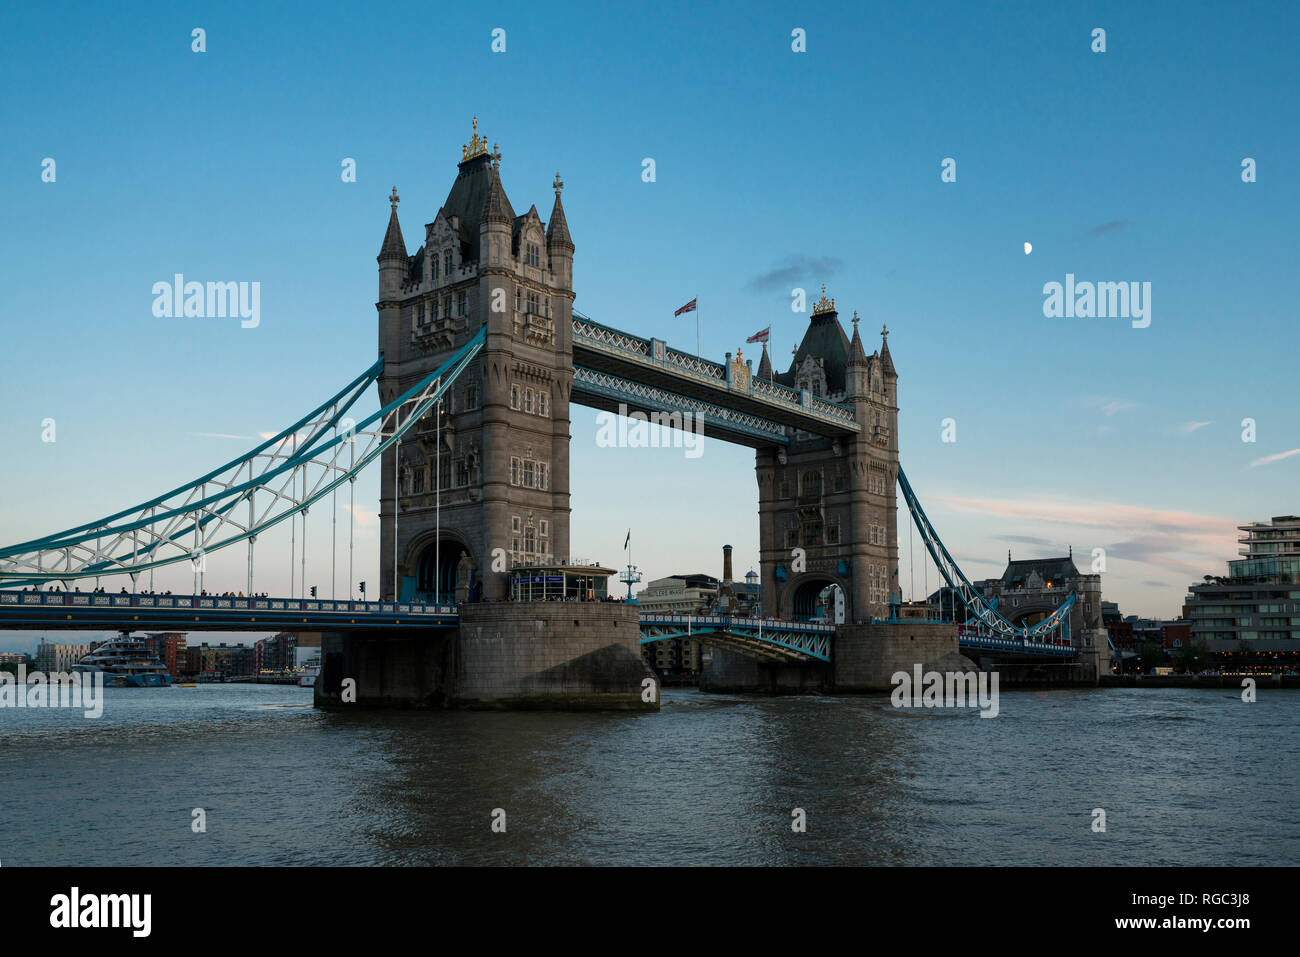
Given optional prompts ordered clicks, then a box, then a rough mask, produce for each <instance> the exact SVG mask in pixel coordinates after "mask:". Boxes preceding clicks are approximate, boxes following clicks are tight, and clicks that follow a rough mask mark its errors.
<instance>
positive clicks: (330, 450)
mask: <svg viewBox="0 0 1300 957" xmlns="http://www.w3.org/2000/svg"><path fill="white" fill-rule="evenodd" d="M485 341H486V330H485V329H480V330H479V332H478V333H477V334H476V335H475V336H474V337H473V338H472V339H470V340H469V342H467V343H466V344H465V345H464V346H462V347H461V348H460V350H458V351H457V352H456V354H455V355H453V356H452V357H451V358H450V359H448V360H447V361H446V362H445V363H443V364H442V366H440V367H439V368H438V369H437V370H435V371H434V372H432V373H430V374H429V375H428V376H426V377H425V378H424V379H422V380H421V381H420V382H418V383H416V384H415V385H414V386H412V387H411V388H410V389H409V390H407V391H406V392H404V393H403V394H402V395H400V396H398V397H397V398H395V399H393V400H392V401H391V402H389V403H388V404H387V405H386V406H384V407H383V408H381V409H380V410H379V411H377V412H375V413H373V414H372V415H370V416H368V417H366V418H365V419H363V420H362V421H361V422H359V423H355V422H354V421H353V420H352V419H351V418H349V417H348V416H347V413H348V411H349V410H350V409H351V408H352V406H353V405H354V404H355V403H356V402H357V400H358V399H360V398H361V395H362V394H363V393H364V392H365V390H366V389H367V388H368V387H369V386H370V385H371V383H373V382H375V380H376V379H378V378H379V374H380V372H381V371H382V370H383V365H384V360H383V358H382V357H381V358H380V359H379V360H377V361H376V362H375V363H374V364H373V365H372V366H370V368H369V369H367V370H366V371H365V372H363V373H362V374H361V375H360V376H358V377H357V378H356V379H354V380H352V382H350V383H348V385H347V386H345V387H344V388H343V389H341V390H340V391H339V392H337V393H335V394H334V395H333V396H331V397H330V398H329V399H327V400H325V401H324V402H323V403H321V404H320V405H318V406H317V407H316V408H315V409H313V410H312V411H311V412H309V413H307V415H305V416H303V417H302V418H301V419H299V420H298V421H297V422H295V423H294V424H293V425H291V426H289V427H288V428H287V429H285V430H284V431H283V432H281V433H280V434H279V435H276V436H274V437H273V438H271V439H268V440H267V441H265V442H263V443H262V444H261V445H259V446H257V447H256V448H255V449H253V450H252V451H251V452H248V453H247V454H245V455H243V456H241V457H240V458H237V459H234V460H232V461H230V462H227V463H226V464H225V465H223V466H221V467H220V468H217V469H214V470H213V471H211V472H208V473H207V474H206V475H202V476H200V477H199V478H197V479H195V480H194V481H192V482H189V483H187V484H186V485H182V486H181V487H179V488H176V489H173V490H172V491H170V492H167V493H165V494H163V495H160V496H158V497H157V498H154V499H151V500H149V501H148V502H145V503H143V504H141V505H137V506H135V507H133V508H129V509H125V510H123V511H120V512H116V513H114V514H112V515H109V516H107V517H105V518H101V519H99V520H98V521H94V522H88V523H86V524H84V525H78V526H76V527H75V528H70V529H66V530H64V531H62V532H57V533H55V534H53V535H47V536H45V537H43V538H38V539H34V540H32V541H29V542H21V543H19V544H17V545H11V546H8V547H6V548H0V584H3V583H6V582H8V583H29V584H30V583H33V582H35V583H38V584H39V583H42V582H46V581H55V580H57V581H71V580H74V579H82V578H96V577H100V576H104V575H115V574H130V575H133V576H134V575H136V574H138V573H140V572H142V571H147V570H148V569H151V568H158V567H161V566H164V565H171V564H175V563H178V562H186V561H188V562H190V563H192V564H194V565H195V567H196V568H197V567H198V563H199V561H200V560H201V559H202V556H203V555H204V554H206V553H207V552H212V551H216V550H217V549H220V548H225V547H227V546H229V545H233V544H235V543H237V542H241V541H244V540H245V539H247V540H250V541H256V538H257V535H258V534H259V533H261V532H263V531H265V530H266V529H268V528H271V527H273V526H275V525H277V524H279V523H280V522H283V521H285V520H286V519H289V518H292V517H293V516H294V515H296V514H298V513H300V512H301V513H306V511H307V509H308V507H309V506H311V504H312V503H314V502H316V501H319V500H320V499H321V498H323V497H325V496H326V495H328V494H329V493H330V492H332V491H333V490H334V489H336V488H338V487H339V486H340V485H342V484H344V483H345V482H351V481H355V479H356V475H357V473H358V472H360V471H361V470H362V469H364V468H365V467H366V466H367V465H369V464H370V463H371V462H373V461H374V460H375V459H376V458H378V457H379V456H380V455H381V454H382V453H383V451H384V450H385V449H387V448H388V447H389V446H390V445H392V444H393V443H395V442H398V441H400V439H401V437H402V436H403V435H404V434H405V433H406V432H407V431H408V430H409V429H411V428H412V427H413V426H414V425H415V424H416V423H417V422H418V421H419V420H420V418H421V417H423V416H424V415H425V414H426V413H427V412H429V410H430V409H432V408H433V407H434V405H435V403H437V402H438V400H439V399H441V398H442V396H443V395H444V393H445V392H446V391H447V390H448V389H449V388H450V387H451V385H452V383H453V382H455V380H456V377H457V376H459V375H460V373H461V372H462V371H464V369H465V368H466V366H468V365H469V363H470V361H471V360H472V359H473V358H474V356H475V355H477V354H478V352H479V351H480V350H481V349H482V348H483V344H484V342H485ZM245 507H246V508H247V513H246V515H245V514H244V509H245Z"/></svg>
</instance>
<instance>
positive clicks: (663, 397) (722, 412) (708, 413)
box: [573, 366, 790, 445]
mask: <svg viewBox="0 0 1300 957" xmlns="http://www.w3.org/2000/svg"><path fill="white" fill-rule="evenodd" d="M573 391H574V392H586V393H590V394H592V395H600V396H605V397H606V398H609V399H614V400H615V401H618V402H622V403H623V404H625V405H627V406H628V407H630V408H631V409H633V410H641V409H645V410H648V411H649V413H650V418H649V421H650V422H651V423H658V422H665V423H667V424H672V421H671V419H672V417H674V416H675V417H676V424H677V425H678V427H682V424H683V423H684V427H685V428H687V429H689V428H691V422H692V421H699V422H701V423H703V425H702V426H701V427H704V426H712V427H716V428H719V429H724V430H726V431H728V432H734V433H738V434H741V435H749V436H753V437H755V438H759V439H763V440H764V441H766V442H770V443H771V444H773V445H789V444H790V437H789V436H788V435H786V433H785V428H784V426H782V425H781V424H780V423H779V422H773V421H771V420H770V419H764V418H762V417H760V416H757V415H750V414H748V413H746V412H739V411H737V410H736V409H728V408H726V407H724V406H720V405H714V404H713V403H712V402H704V401H702V400H700V399H692V398H689V397H687V396H684V395H679V394H677V393H675V392H669V391H668V390H666V389H659V388H656V387H654V386H652V385H646V384H644V383H642V382H634V381H632V380H631V379H625V378H623V377H621V376H616V375H611V374H610V373H608V372H598V371H596V370H595V369H587V368H584V367H583V366H574V367H573ZM683 416H685V418H683Z"/></svg>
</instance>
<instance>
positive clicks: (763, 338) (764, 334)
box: [745, 326, 772, 342]
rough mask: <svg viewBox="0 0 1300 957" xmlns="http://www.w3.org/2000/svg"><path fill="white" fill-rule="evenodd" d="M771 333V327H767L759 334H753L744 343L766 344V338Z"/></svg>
mask: <svg viewBox="0 0 1300 957" xmlns="http://www.w3.org/2000/svg"><path fill="white" fill-rule="evenodd" d="M771 333H772V327H771V326H768V327H767V328H766V329H764V330H762V331H761V332H756V333H754V334H753V335H752V336H750V337H749V338H748V339H746V340H745V341H746V342H767V337H768V336H769V335H771Z"/></svg>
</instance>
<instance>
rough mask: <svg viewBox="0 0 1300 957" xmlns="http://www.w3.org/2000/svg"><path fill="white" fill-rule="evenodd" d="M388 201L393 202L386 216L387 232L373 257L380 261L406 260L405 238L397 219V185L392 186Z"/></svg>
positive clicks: (399, 198)
mask: <svg viewBox="0 0 1300 957" xmlns="http://www.w3.org/2000/svg"><path fill="white" fill-rule="evenodd" d="M388 201H389V202H390V203H392V204H393V212H392V213H391V214H390V215H389V217H388V232H386V233H384V244H383V246H381V247H380V248H379V255H378V256H377V257H375V258H376V259H378V260H379V261H380V262H382V261H383V260H385V259H400V260H402V261H403V262H405V261H406V240H404V239H403V238H402V224H401V223H399V222H398V221H397V204H398V203H400V202H401V201H402V199H401V197H400V196H398V195H397V187H396V186H394V187H393V194H392V195H391V196H389V197H388Z"/></svg>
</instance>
